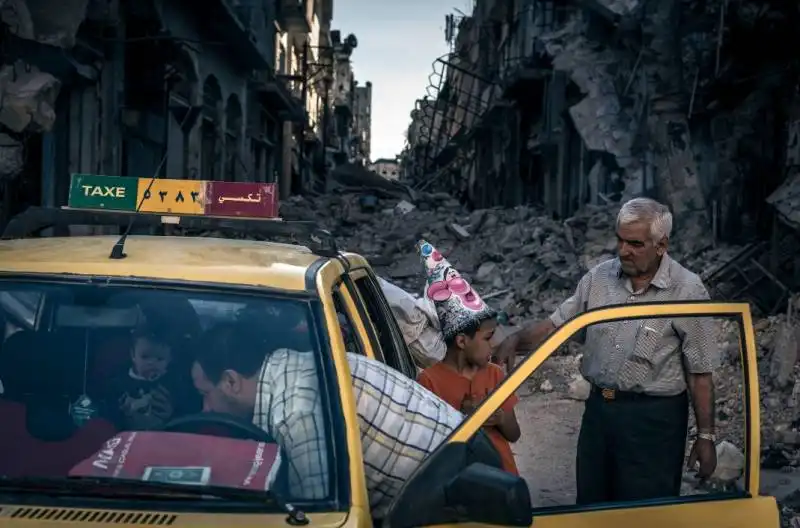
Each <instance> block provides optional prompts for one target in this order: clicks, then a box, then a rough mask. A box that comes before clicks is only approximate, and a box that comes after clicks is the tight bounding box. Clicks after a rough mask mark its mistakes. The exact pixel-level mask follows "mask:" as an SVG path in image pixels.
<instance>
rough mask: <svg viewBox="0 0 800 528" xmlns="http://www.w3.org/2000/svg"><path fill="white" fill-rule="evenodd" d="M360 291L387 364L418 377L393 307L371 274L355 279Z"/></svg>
mask: <svg viewBox="0 0 800 528" xmlns="http://www.w3.org/2000/svg"><path fill="white" fill-rule="evenodd" d="M354 283H355V286H356V288H357V289H358V293H359V295H360V296H361V298H362V299H363V300H364V304H365V306H366V310H367V313H368V314H369V318H370V320H371V321H372V325H373V327H374V328H375V332H376V333H377V335H376V338H377V340H378V345H379V347H380V349H381V350H382V351H383V355H384V357H385V358H386V364H387V365H389V366H390V367H392V368H394V369H396V370H398V371H400V372H402V373H403V374H405V375H406V376H408V377H409V378H411V379H416V377H417V367H416V365H414V362H413V360H412V359H411V355H410V353H409V351H408V347H407V346H406V343H405V341H404V339H403V335H402V333H401V332H400V328H399V327H398V326H397V321H396V320H395V319H394V315H393V314H392V310H391V308H389V305H388V303H387V302H386V298H385V297H384V296H383V292H382V291H381V289H380V286H379V285H378V282H377V281H376V280H375V278H374V277H373V276H371V275H369V274H367V275H364V276H361V277H358V278H356V279H355V280H354Z"/></svg>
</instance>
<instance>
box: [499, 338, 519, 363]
mask: <svg viewBox="0 0 800 528" xmlns="http://www.w3.org/2000/svg"><path fill="white" fill-rule="evenodd" d="M518 346H519V333H516V334H514V335H510V336H508V337H507V338H505V339H503V341H502V343H500V344H499V345H497V348H496V349H495V350H494V356H495V357H496V358H497V363H498V364H499V365H503V364H505V365H506V366H507V365H508V364H509V363H510V360H511V358H515V357H516V355H517V347H518Z"/></svg>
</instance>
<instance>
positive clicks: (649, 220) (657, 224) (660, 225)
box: [617, 198, 672, 242]
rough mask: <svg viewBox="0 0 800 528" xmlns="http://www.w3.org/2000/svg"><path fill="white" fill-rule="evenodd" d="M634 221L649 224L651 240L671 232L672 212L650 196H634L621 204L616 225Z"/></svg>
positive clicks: (668, 234) (657, 239) (656, 239)
mask: <svg viewBox="0 0 800 528" xmlns="http://www.w3.org/2000/svg"><path fill="white" fill-rule="evenodd" d="M635 222H645V223H646V224H647V225H649V226H650V236H651V237H652V239H653V242H658V241H659V240H661V239H662V238H669V237H670V235H671V234H672V213H670V212H669V208H668V207H667V206H666V205H664V204H661V203H658V202H657V201H655V200H652V199H650V198H634V199H633V200H629V201H627V202H625V203H624V204H622V209H620V210H619V214H618V215H617V227H619V226H621V225H628V224H632V223H635Z"/></svg>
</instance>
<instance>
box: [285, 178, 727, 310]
mask: <svg viewBox="0 0 800 528" xmlns="http://www.w3.org/2000/svg"><path fill="white" fill-rule="evenodd" d="M379 200H380V203H379V204H377V205H376V210H378V211H393V212H392V213H386V214H369V213H365V212H363V211H362V210H361V208H360V207H358V203H359V198H358V197H357V196H355V195H351V194H340V195H335V194H334V195H328V196H326V197H320V198H313V199H309V198H302V197H293V198H290V199H289V200H287V201H286V202H284V203H283V204H282V205H281V214H282V216H283V217H284V218H285V219H286V220H292V219H298V220H316V221H318V222H320V223H322V224H323V225H325V226H326V227H328V228H329V229H331V231H332V232H333V233H334V234H335V235H336V237H337V240H338V241H339V242H340V244H341V245H342V246H343V247H344V248H347V249H352V250H354V251H358V252H360V253H362V254H364V255H365V256H366V257H367V258H368V259H369V260H370V262H371V263H372V264H373V265H374V266H375V267H376V269H377V270H378V274H379V275H381V276H383V277H386V278H387V279H388V280H391V281H392V282H394V283H395V284H397V285H398V286H400V287H402V288H404V289H405V290H407V291H410V292H414V293H419V292H421V291H422V286H423V282H424V279H423V275H422V273H421V268H420V264H419V259H418V257H417V255H416V254H415V252H414V249H413V248H414V244H415V243H416V241H417V240H418V239H419V238H427V239H430V240H433V241H436V245H437V247H439V248H440V250H442V251H443V252H444V253H445V254H447V255H448V258H450V260H451V261H452V262H454V263H455V262H457V263H458V268H459V270H460V271H461V272H462V273H464V274H465V275H466V276H468V277H469V278H470V280H471V281H472V282H473V284H474V285H475V287H476V289H477V290H478V291H479V292H480V293H481V294H482V295H483V296H484V297H489V298H490V299H491V301H492V302H491V304H492V305H493V306H495V307H496V308H498V309H501V310H504V311H505V312H506V313H507V314H508V315H509V317H510V322H511V323H512V324H514V323H516V322H518V321H521V320H527V319H537V318H541V317H544V316H546V315H548V314H549V313H550V312H552V310H553V309H554V308H555V307H556V306H557V305H558V303H559V302H560V301H561V300H563V299H565V298H566V297H568V296H569V295H570V294H571V292H572V290H573V289H574V288H575V285H576V284H577V283H578V280H580V278H581V276H582V275H583V274H584V273H585V272H586V271H587V270H588V269H589V268H591V267H592V266H594V265H596V264H598V263H599V262H602V261H603V260H606V259H608V258H611V257H612V256H613V255H614V252H615V250H616V240H615V238H614V222H615V219H616V213H617V210H618V209H619V204H616V203H609V204H608V205H603V206H588V207H587V208H585V209H584V210H582V211H581V212H580V213H579V214H578V215H576V216H575V217H573V218H570V219H568V220H567V221H566V222H559V221H555V220H552V219H551V218H550V217H549V216H547V215H545V214H543V212H542V211H541V210H538V209H536V208H532V207H517V208H514V209H483V210H475V211H472V212H467V211H466V210H465V209H463V208H462V206H461V205H460V204H459V202H458V201H457V200H453V199H452V198H451V197H450V196H449V195H447V194H422V193H421V194H420V195H419V196H418V197H417V200H416V202H415V203H414V205H415V206H416V208H415V209H413V210H411V211H408V212H406V213H404V214H401V213H399V212H395V209H396V205H397V203H396V202H397V201H399V200H390V199H379ZM674 239H675V244H677V246H678V247H675V249H673V251H672V252H673V254H675V255H677V256H678V257H679V258H680V259H681V262H683V263H684V264H685V265H687V266H688V267H690V268H691V269H694V270H696V271H697V272H702V271H706V270H708V269H709V268H712V267H713V265H715V264H719V263H722V262H724V261H725V260H726V259H727V258H726V254H730V255H732V254H733V253H734V252H735V249H736V248H727V247H723V246H720V247H718V248H716V249H712V244H711V241H710V240H707V239H704V238H703V237H696V238H693V239H692V240H691V241H690V242H691V244H689V245H690V247H692V248H695V247H698V246H702V248H703V249H702V250H701V251H698V252H693V253H689V254H685V252H684V251H682V246H684V245H686V240H685V239H683V237H682V234H681V233H680V232H677V233H675V234H674Z"/></svg>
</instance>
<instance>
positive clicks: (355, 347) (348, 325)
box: [333, 284, 367, 356]
mask: <svg viewBox="0 0 800 528" xmlns="http://www.w3.org/2000/svg"><path fill="white" fill-rule="evenodd" d="M341 287H342V286H341V284H340V285H339V286H337V287H336V288H335V289H334V291H333V304H334V306H335V307H336V317H337V318H338V319H339V328H340V330H341V331H342V338H343V339H344V345H345V348H346V349H347V351H348V352H352V353H354V354H360V355H362V356H365V355H367V353H366V351H365V347H364V345H363V344H362V343H361V340H360V339H359V338H358V331H357V330H356V325H355V323H354V321H353V316H352V315H351V314H350V313H349V312H348V310H347V303H346V302H345V300H344V294H343V292H342V291H341Z"/></svg>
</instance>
